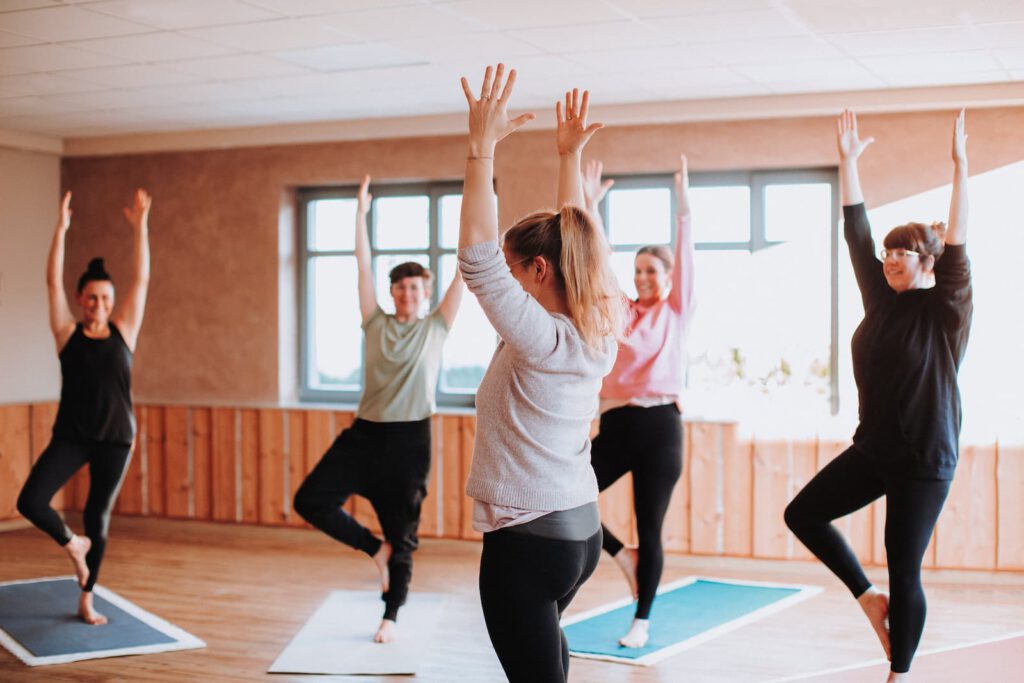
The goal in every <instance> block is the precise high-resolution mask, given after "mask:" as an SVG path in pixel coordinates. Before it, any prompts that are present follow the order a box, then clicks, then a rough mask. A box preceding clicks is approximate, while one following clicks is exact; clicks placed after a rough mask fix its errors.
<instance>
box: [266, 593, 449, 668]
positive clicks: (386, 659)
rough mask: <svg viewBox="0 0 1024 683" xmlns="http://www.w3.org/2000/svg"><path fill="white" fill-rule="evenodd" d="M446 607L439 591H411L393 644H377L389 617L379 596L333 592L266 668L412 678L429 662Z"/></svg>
mask: <svg viewBox="0 0 1024 683" xmlns="http://www.w3.org/2000/svg"><path fill="white" fill-rule="evenodd" d="M446 603H447V596H445V595H442V594H439V593H412V594H410V595H409V601H408V602H407V603H406V604H405V606H403V607H402V611H401V615H400V616H399V619H398V624H397V626H398V629H397V631H398V637H397V638H396V639H395V641H394V642H391V643H387V644H381V643H375V642H373V635H374V633H375V632H376V631H377V626H378V625H379V624H380V620H381V617H382V615H383V613H384V603H382V602H381V599H380V593H368V592H363V591H333V592H331V593H330V594H329V595H328V596H327V599H326V600H324V602H323V604H321V605H320V607H319V608H317V610H316V612H314V613H313V616H311V617H310V618H309V621H307V622H306V624H305V625H304V626H303V627H302V629H301V630H300V631H299V632H298V633H297V634H296V635H295V637H294V638H292V641H291V642H290V643H288V646H287V647H286V648H285V649H284V651H283V652H282V653H281V655H280V656H279V657H278V658H277V660H275V661H274V663H273V664H271V665H270V668H269V669H267V671H268V672H269V673H290V674H376V675H379V676H384V675H410V674H415V673H416V672H417V669H418V668H419V667H420V666H421V665H422V663H423V662H424V661H425V660H426V658H427V656H428V655H429V654H430V652H431V648H432V641H433V638H434V635H435V634H436V633H437V629H438V625H439V623H440V621H441V617H442V614H443V612H444V609H445V604H446Z"/></svg>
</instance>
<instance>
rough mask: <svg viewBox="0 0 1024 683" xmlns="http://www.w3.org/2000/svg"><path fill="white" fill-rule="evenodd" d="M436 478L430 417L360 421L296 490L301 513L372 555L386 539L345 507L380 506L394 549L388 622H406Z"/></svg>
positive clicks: (387, 601)
mask: <svg viewBox="0 0 1024 683" xmlns="http://www.w3.org/2000/svg"><path fill="white" fill-rule="evenodd" d="M429 476H430V418H426V419H424V420H417V421H415V422H370V421H368V420H361V419H357V420H356V421H355V422H354V423H353V425H352V426H351V427H350V428H348V429H346V430H344V431H343V432H342V433H341V434H339V435H338V438H337V439H335V441H334V443H333V444H332V445H331V447H330V448H329V449H327V452H326V453H324V457H323V458H321V460H320V462H319V463H318V464H317V466H316V467H315V468H313V471H312V472H310V473H309V476H308V477H306V480H305V481H304V482H302V486H300V487H299V490H298V491H296V492H295V504H294V508H295V511H296V512H297V513H298V514H299V515H301V516H302V518H303V519H305V520H306V521H307V522H309V523H310V524H312V525H313V526H315V527H316V528H317V529H320V530H321V531H323V532H324V533H325V534H327V535H328V536H330V537H331V538H334V539H336V540H339V541H341V542H342V543H344V544H345V545H348V546H351V547H353V548H356V549H357V550H362V551H363V552H365V553H366V554H367V555H370V556H371V557H372V556H373V555H376V554H377V551H378V550H380V546H381V541H380V539H378V538H377V537H376V536H374V535H373V534H372V533H370V530H369V529H367V528H366V527H364V526H363V525H362V524H360V523H359V522H357V521H356V520H355V519H353V518H352V516H351V515H349V514H348V513H347V512H345V511H344V510H342V509H341V506H342V505H344V504H345V501H346V500H348V499H349V497H350V496H352V495H353V494H357V495H360V496H363V497H364V498H366V499H367V500H369V501H370V503H371V504H372V505H373V509H374V511H375V512H376V513H377V519H378V520H379V521H380V526H381V530H382V531H383V532H384V538H385V539H386V540H387V542H388V543H390V544H391V551H392V552H391V559H390V560H389V561H388V573H389V576H390V579H389V586H388V591H387V592H386V593H384V594H383V596H382V599H383V600H384V603H385V611H384V618H385V619H391V620H392V621H394V620H397V618H398V608H399V607H401V606H402V605H404V604H405V600H406V598H407V597H408V594H409V582H410V581H411V580H412V553H413V551H414V550H416V548H417V547H418V546H419V537H418V536H417V535H416V532H417V529H418V528H419V524H420V505H421V504H422V502H423V499H424V497H426V495H427V478H428V477H429Z"/></svg>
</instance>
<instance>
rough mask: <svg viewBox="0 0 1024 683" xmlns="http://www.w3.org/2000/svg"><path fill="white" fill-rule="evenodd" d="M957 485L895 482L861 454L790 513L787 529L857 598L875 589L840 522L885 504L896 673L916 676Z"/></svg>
mask: <svg viewBox="0 0 1024 683" xmlns="http://www.w3.org/2000/svg"><path fill="white" fill-rule="evenodd" d="M950 483H951V482H949V481H943V480H937V479H936V480H932V479H909V478H906V477H894V476H889V475H887V474H886V472H884V471H883V470H882V468H880V467H879V465H878V464H877V463H875V462H873V461H871V460H870V459H869V458H868V456H866V455H865V454H863V453H862V452H860V451H858V450H857V449H856V448H855V447H851V448H848V449H847V450H846V451H844V452H843V453H842V454H841V455H839V456H838V457H837V458H836V459H835V460H833V461H832V462H830V463H829V464H828V465H826V466H825V468H824V469H823V470H822V471H821V472H819V473H818V474H817V476H815V477H814V478H813V479H811V481H809V482H807V486H805V487H804V488H803V490H802V491H800V493H798V494H797V495H796V497H795V498H794V499H793V501H792V502H791V503H790V504H789V506H788V507H787V508H786V515H785V516H786V525H787V526H788V527H789V528H790V529H791V530H792V531H793V533H794V534H796V537H797V538H799V539H800V541H801V542H802V543H803V544H804V545H805V546H807V548H808V549H809V550H810V551H811V552H812V553H814V554H815V556H817V558H818V559H819V560H821V561H822V562H823V563H824V564H825V566H827V567H828V568H829V569H831V570H832V572H833V573H834V574H835V575H836V576H838V577H839V579H840V580H841V581H842V582H843V583H844V584H846V587H847V588H849V589H850V592H851V593H852V594H853V596H854V597H855V598H857V597H860V596H861V594H863V593H864V591H866V590H867V589H868V588H870V587H871V582H869V581H868V579H867V577H866V576H864V570H863V569H862V568H861V566H860V562H858V561H857V557H856V555H854V554H853V551H852V550H851V549H850V546H849V545H848V544H847V543H846V540H845V539H844V538H843V536H842V534H840V533H839V531H838V530H837V529H836V528H835V527H834V526H833V525H832V520H834V519H838V518H839V517H843V516H845V515H848V514H850V513H851V512H854V511H855V510H859V509H860V508H862V507H864V506H865V505H867V504H869V503H870V502H872V501H873V500H875V499H877V498H879V497H881V496H885V553H886V557H887V563H888V566H889V639H890V646H891V649H892V667H891V668H892V670H893V671H894V672H896V673H905V672H907V671H910V662H911V660H913V658H914V652H915V651H916V650H917V645H918V643H919V642H920V641H921V632H922V631H923V630H924V620H925V613H926V604H925V597H924V588H923V587H922V585H921V560H922V559H923V558H924V552H925V550H926V549H927V548H928V542H929V541H930V539H931V536H932V531H933V530H934V529H935V522H936V521H937V520H938V518H939V513H940V512H941V511H942V505H943V503H944V502H945V501H946V495H947V494H948V493H949V486H950Z"/></svg>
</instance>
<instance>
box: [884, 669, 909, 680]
mask: <svg viewBox="0 0 1024 683" xmlns="http://www.w3.org/2000/svg"><path fill="white" fill-rule="evenodd" d="M909 680H910V674H909V673H903V674H898V673H896V672H895V671H890V672H889V678H887V679H885V683H907V681H909Z"/></svg>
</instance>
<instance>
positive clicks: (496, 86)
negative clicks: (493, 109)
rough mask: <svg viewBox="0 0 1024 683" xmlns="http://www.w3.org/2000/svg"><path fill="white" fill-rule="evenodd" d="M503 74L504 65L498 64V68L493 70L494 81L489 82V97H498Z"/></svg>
mask: <svg viewBox="0 0 1024 683" xmlns="http://www.w3.org/2000/svg"><path fill="white" fill-rule="evenodd" d="M504 76H505V65H504V64H498V70H497V71H495V72H494V82H493V83H492V84H491V92H490V94H489V95H488V97H489V98H491V99H498V91H499V90H501V85H502V84H501V79H502V78H503V77H504Z"/></svg>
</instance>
